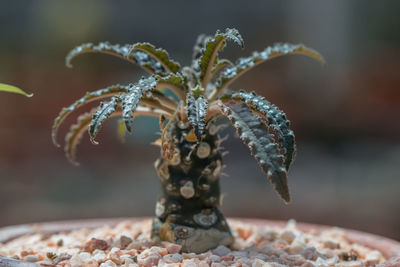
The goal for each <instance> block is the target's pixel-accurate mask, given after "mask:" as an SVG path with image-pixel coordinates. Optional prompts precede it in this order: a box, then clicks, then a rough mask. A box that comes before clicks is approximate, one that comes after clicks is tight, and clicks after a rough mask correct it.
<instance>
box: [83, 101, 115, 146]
mask: <svg viewBox="0 0 400 267" xmlns="http://www.w3.org/2000/svg"><path fill="white" fill-rule="evenodd" d="M119 101H120V100H119V98H117V97H115V96H114V97H112V98H111V100H110V101H109V102H102V103H101V105H100V108H99V109H98V110H97V111H96V112H95V113H94V114H93V118H92V121H91V123H90V126H89V136H90V141H91V142H92V143H93V144H98V142H97V141H96V140H95V138H96V135H97V133H98V131H99V130H100V128H101V125H102V123H103V121H104V120H106V119H107V118H108V117H110V115H111V114H112V113H114V111H115V110H116V109H117V106H118V102H119Z"/></svg>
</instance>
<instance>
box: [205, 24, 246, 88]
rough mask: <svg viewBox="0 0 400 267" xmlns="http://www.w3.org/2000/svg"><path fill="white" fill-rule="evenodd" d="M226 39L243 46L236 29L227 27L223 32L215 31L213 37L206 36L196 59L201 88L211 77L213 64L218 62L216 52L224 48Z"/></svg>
mask: <svg viewBox="0 0 400 267" xmlns="http://www.w3.org/2000/svg"><path fill="white" fill-rule="evenodd" d="M226 40H233V41H234V42H236V43H237V44H239V45H240V46H241V47H243V46H244V42H243V38H242V36H241V35H240V34H239V32H238V31H237V30H236V29H229V28H228V29H226V30H225V32H220V31H217V32H216V34H215V35H214V37H213V38H207V40H206V42H205V44H204V48H203V49H202V52H201V56H200V57H199V59H198V66H199V69H200V74H199V78H200V82H201V83H202V87H203V88H206V86H207V84H208V82H209V80H210V78H211V71H212V69H213V66H214V65H215V64H217V62H218V52H219V51H221V50H222V49H223V48H224V46H225V43H226Z"/></svg>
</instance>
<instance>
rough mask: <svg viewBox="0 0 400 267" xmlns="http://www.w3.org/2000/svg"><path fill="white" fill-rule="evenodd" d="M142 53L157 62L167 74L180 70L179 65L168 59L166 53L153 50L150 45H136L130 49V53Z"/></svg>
mask: <svg viewBox="0 0 400 267" xmlns="http://www.w3.org/2000/svg"><path fill="white" fill-rule="evenodd" d="M138 50H139V51H143V52H145V53H147V54H148V55H150V56H151V57H153V58H154V59H155V60H157V61H158V62H159V63H160V64H161V65H162V66H163V67H164V68H165V69H166V70H167V71H168V72H172V73H176V72H178V71H179V70H180V68H181V67H180V65H179V63H177V62H175V61H173V60H172V59H170V58H169V55H168V53H167V51H165V50H164V49H162V48H155V46H154V45H152V44H150V43H137V44H134V45H133V46H132V48H131V51H133V52H135V51H138Z"/></svg>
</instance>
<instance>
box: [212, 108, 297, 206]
mask: <svg viewBox="0 0 400 267" xmlns="http://www.w3.org/2000/svg"><path fill="white" fill-rule="evenodd" d="M219 105H220V107H221V109H222V111H223V113H224V114H225V115H226V116H227V117H228V119H229V120H230V121H231V122H232V124H233V126H234V127H235V128H236V130H237V132H238V134H239V136H240V138H241V139H242V141H243V142H244V143H245V144H246V145H247V146H248V147H249V148H250V150H251V153H252V155H253V156H254V157H255V159H256V160H257V162H258V163H259V164H260V166H261V168H262V169H263V171H264V172H265V173H266V174H267V177H268V179H269V180H270V181H271V183H272V184H273V185H274V187H275V190H276V191H277V192H278V194H279V195H280V196H281V197H282V199H283V200H285V202H287V203H288V202H289V201H290V195H289V188H288V185H287V175H286V169H285V167H284V157H283V155H281V153H280V149H279V144H278V143H276V139H275V135H274V133H273V129H271V127H270V126H268V125H267V124H266V123H265V122H264V121H263V119H262V118H260V117H259V116H257V115H255V114H254V113H253V112H252V110H251V109H250V108H249V107H248V106H247V105H246V104H244V103H238V102H235V101H230V102H225V103H222V102H219Z"/></svg>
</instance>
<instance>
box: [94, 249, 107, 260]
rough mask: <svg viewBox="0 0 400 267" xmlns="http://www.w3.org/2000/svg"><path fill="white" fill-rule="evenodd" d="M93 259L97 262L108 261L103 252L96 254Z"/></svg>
mask: <svg viewBox="0 0 400 267" xmlns="http://www.w3.org/2000/svg"><path fill="white" fill-rule="evenodd" d="M93 259H94V260H95V261H97V262H100V261H104V260H105V259H106V254H104V252H103V251H100V252H98V253H96V254H94V256H93Z"/></svg>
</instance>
